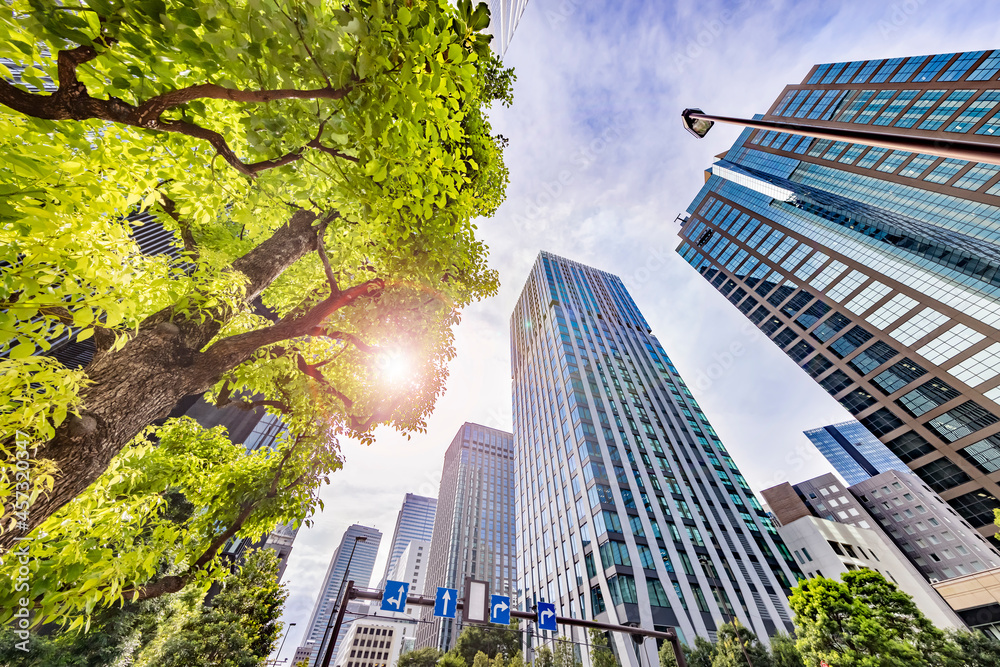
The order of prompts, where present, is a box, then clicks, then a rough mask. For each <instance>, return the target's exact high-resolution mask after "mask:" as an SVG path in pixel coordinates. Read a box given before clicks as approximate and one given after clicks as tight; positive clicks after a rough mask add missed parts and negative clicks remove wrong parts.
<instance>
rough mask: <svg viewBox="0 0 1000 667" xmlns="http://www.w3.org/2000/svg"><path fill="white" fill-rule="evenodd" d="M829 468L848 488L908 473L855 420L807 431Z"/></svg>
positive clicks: (899, 462) (903, 464)
mask: <svg viewBox="0 0 1000 667" xmlns="http://www.w3.org/2000/svg"><path fill="white" fill-rule="evenodd" d="M805 436H806V437H807V438H809V440H810V441H811V442H812V443H813V444H814V445H816V449H818V450H819V451H820V453H821V454H823V456H825V457H826V460H827V461H829V462H830V465H832V466H833V467H834V469H835V470H836V471H837V472H839V473H840V476H841V477H843V478H844V479H845V480H847V483H848V484H857V483H858V482H863V481H864V480H866V479H868V478H869V477H873V476H874V475H877V474H879V473H881V472H887V471H889V470H902V471H903V472H909V471H910V469H909V468H907V467H906V464H905V463H903V462H902V461H901V460H900V459H899V457H898V456H896V455H895V454H893V453H892V452H891V451H889V448H888V447H886V446H885V445H884V444H883V443H882V441H881V440H879V439H878V438H876V437H875V436H874V435H872V434H871V431H869V430H868V429H866V428H865V427H864V426H862V425H861V423H860V422H858V421H857V420H856V419H852V420H850V421H846V422H841V423H839V424H830V425H829V426H823V427H822V428H814V429H812V430H809V431H806V432H805Z"/></svg>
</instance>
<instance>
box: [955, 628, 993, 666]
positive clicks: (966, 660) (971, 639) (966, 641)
mask: <svg viewBox="0 0 1000 667" xmlns="http://www.w3.org/2000/svg"><path fill="white" fill-rule="evenodd" d="M947 638H948V641H949V642H950V643H951V644H952V645H953V646H954V647H955V649H956V651H957V652H958V655H957V656H956V658H955V659H954V660H953V661H952V663H951V664H952V665H955V667H957V666H958V665H964V666H967V667H994V666H995V665H1000V643H998V642H997V641H995V640H993V639H991V638H989V637H987V636H986V635H985V634H984V633H982V632H978V631H976V630H973V631H972V632H969V631H968V630H952V631H950V632H948V633H947ZM949 667H951V666H950V665H949Z"/></svg>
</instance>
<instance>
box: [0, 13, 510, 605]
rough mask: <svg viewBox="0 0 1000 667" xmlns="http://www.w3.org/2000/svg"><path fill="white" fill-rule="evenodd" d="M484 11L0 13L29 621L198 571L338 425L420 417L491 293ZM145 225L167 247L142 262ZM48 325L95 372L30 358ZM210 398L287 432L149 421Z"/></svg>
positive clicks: (7, 302) (10, 378)
mask: <svg viewBox="0 0 1000 667" xmlns="http://www.w3.org/2000/svg"><path fill="white" fill-rule="evenodd" d="M488 22H489V13H488V10H487V9H486V7H485V5H482V4H481V5H480V6H479V7H477V8H475V9H473V8H472V6H471V4H470V3H469V2H468V0H463V1H462V2H460V3H459V6H458V7H457V8H455V7H452V6H451V5H450V4H449V3H448V2H446V0H376V1H371V0H337V1H336V2H334V1H332V0H169V1H167V0H84V1H83V2H80V3H75V4H73V5H65V4H63V3H58V2H55V1H53V0H13V1H12V2H10V3H7V4H6V5H5V7H4V8H3V10H0V58H6V59H9V60H10V61H12V62H13V63H14V67H13V70H12V69H11V68H10V67H7V66H4V65H0V149H2V151H3V153H4V155H5V160H4V161H3V163H2V164H0V193H2V194H3V197H0V222H2V225H0V273H2V280H0V305H2V306H3V309H2V314H0V352H4V353H5V356H4V357H3V358H0V406H2V407H0V433H3V434H4V438H3V439H2V440H0V460H2V461H4V464H5V468H4V470H3V474H0V498H2V499H3V509H4V515H3V517H2V518H3V528H4V531H3V533H2V534H0V549H3V548H10V546H11V545H13V544H15V542H16V541H17V540H18V538H23V537H26V536H27V537H29V540H28V541H27V542H24V543H26V544H28V545H29V546H28V548H29V551H30V554H29V560H30V563H31V565H30V567H31V569H32V577H31V578H30V581H31V583H30V589H29V590H28V591H27V594H28V595H29V597H30V599H31V600H32V604H33V605H36V606H37V609H38V610H39V611H40V612H41V613H39V614H37V615H36V619H37V621H38V622H44V621H52V620H57V621H58V620H62V621H65V620H69V619H70V618H71V617H72V618H73V623H76V624H77V625H82V624H83V623H85V621H84V620H83V617H82V616H80V614H84V615H85V614H89V613H90V612H91V611H93V609H95V608H97V607H100V606H109V605H112V604H115V603H118V602H120V601H122V600H125V599H128V600H135V599H143V598H149V597H155V596H156V595H161V594H163V593H168V592H172V591H176V590H180V588H182V587H183V586H185V585H188V584H189V583H191V582H205V581H207V580H208V579H210V578H212V577H213V576H216V575H217V571H216V569H217V565H218V562H217V552H218V549H219V547H221V545H222V544H224V543H225V542H226V540H228V539H229V538H230V537H232V536H233V535H239V536H243V537H250V538H259V537H261V536H262V535H263V534H265V533H266V532H267V531H269V530H271V529H272V528H273V527H274V526H275V525H276V524H277V523H278V522H279V521H284V522H289V521H292V522H301V521H305V520H307V518H308V517H309V516H310V514H311V512H312V511H313V510H314V508H315V507H316V506H317V498H316V490H317V488H318V486H319V485H320V484H321V483H323V482H325V481H327V480H328V477H329V474H330V473H332V472H334V471H335V470H337V469H338V468H339V467H340V458H339V454H338V449H337V438H338V437H339V436H350V437H356V438H360V439H362V441H364V442H371V440H372V437H373V436H372V429H373V428H374V427H375V426H376V425H379V424H385V425H389V426H392V427H394V428H397V429H399V430H402V431H404V432H408V431H412V430H419V429H422V428H423V426H424V419H425V418H426V416H427V414H428V413H429V411H430V410H431V408H432V406H433V404H434V401H435V400H436V398H437V396H439V395H440V393H441V392H442V391H443V387H444V381H445V378H446V376H447V362H448V361H449V360H450V359H451V357H452V356H453V354H454V350H453V347H452V327H453V326H454V325H455V324H456V323H457V322H458V321H459V317H460V313H461V309H462V308H463V307H464V306H465V305H467V304H468V303H470V302H472V301H474V300H476V299H480V298H483V297H485V296H488V295H491V294H493V293H494V292H495V290H496V286H497V278H496V274H495V272H494V271H492V270H491V269H490V268H489V267H488V266H487V250H486V248H485V246H483V244H482V243H481V242H480V241H478V240H477V238H476V235H475V230H476V227H475V223H474V220H475V219H476V218H477V217H479V216H488V215H491V214H492V213H493V212H494V211H495V210H496V207H497V206H498V205H499V203H500V202H501V201H502V199H503V196H504V189H505V186H506V181H507V172H506V168H505V167H504V165H503V158H502V149H503V146H504V140H503V139H502V138H501V137H497V136H493V135H492V134H491V128H490V125H489V122H488V119H487V117H486V115H485V114H486V110H487V108H488V106H489V105H490V104H491V103H493V102H494V101H498V102H500V103H504V104H507V103H509V102H510V91H511V84H512V80H513V78H512V74H511V72H509V71H507V70H504V69H503V68H502V67H501V66H500V64H499V61H498V60H497V59H496V58H495V57H494V56H492V55H491V54H490V51H489V47H488V39H489V38H488V36H484V35H481V34H480V31H481V30H482V29H483V28H484V27H486V25H487V24H488ZM10 81H13V83H11V82H10ZM139 213H152V214H155V216H156V218H157V219H158V220H159V221H160V223H162V224H163V225H165V226H166V228H167V229H169V230H170V231H172V232H174V233H175V234H176V237H177V238H178V239H179V241H178V244H179V246H180V247H179V248H178V251H177V252H176V253H173V254H171V253H161V254H150V253H144V252H141V251H140V248H139V246H138V243H137V241H136V240H135V238H134V236H133V235H132V233H131V224H132V223H131V222H130V220H131V221H133V222H134V221H136V220H137V218H136V215H137V214H139ZM130 216H131V217H130ZM146 224H150V223H146ZM59 337H69V339H71V340H75V341H83V340H86V339H93V340H94V343H95V347H96V353H95V355H94V358H93V361H91V362H90V363H89V364H87V365H86V366H85V367H84V368H81V369H70V368H66V367H64V366H62V365H60V364H59V363H58V362H56V361H55V360H54V359H53V358H51V357H48V356H45V355H44V352H45V351H46V350H47V349H49V347H50V346H51V345H52V342H53V340H55V339H57V338H59ZM203 392H208V396H209V398H210V399H211V400H213V401H214V402H215V403H216V404H217V405H219V406H224V405H230V404H236V405H237V406H240V407H243V408H248V409H249V408H254V407H261V406H263V407H265V408H266V409H267V410H268V411H269V412H273V413H275V414H278V415H280V416H281V418H282V420H283V421H284V423H285V425H286V426H287V427H288V433H287V436H286V437H284V438H283V439H282V440H281V441H280V442H279V443H278V444H277V446H276V447H275V448H274V449H271V450H267V451H264V452H260V453H257V454H255V455H251V456H243V448H242V447H239V446H236V445H233V444H232V443H230V442H229V441H228V439H227V436H226V435H225V434H224V433H222V432H220V431H215V430H205V429H202V428H201V427H199V426H198V425H197V424H194V423H192V422H189V421H185V420H172V421H168V422H167V423H166V424H165V425H158V426H155V425H154V424H158V423H159V421H158V420H161V419H162V418H164V417H166V416H167V415H168V414H169V412H170V410H171V409H172V408H173V407H174V406H175V405H176V404H177V403H178V401H180V400H181V399H182V398H184V397H187V396H190V395H196V394H201V393H203ZM151 425H154V426H151ZM15 434H16V435H15ZM18 451H25V452H27V451H31V452H33V453H32V454H31V456H30V457H28V459H26V460H27V461H28V465H29V467H28V469H27V471H26V472H22V479H18V477H17V474H18V473H17V468H16V461H18V458H17V457H18V453H17V452H18ZM22 458H23V457H22ZM18 484H20V485H21V486H20V488H18V487H17V485H18ZM170 493H178V494H180V495H181V496H183V497H185V498H187V501H186V502H188V503H190V504H191V507H190V508H189V511H188V512H186V513H185V515H184V516H182V517H178V516H172V515H171V513H170V505H169V503H168V502H167V498H168V497H169V495H170ZM39 533H44V534H45V535H46V539H45V540H44V541H41V540H33V539H30V537H31V536H32V535H37V534H39ZM88 554H96V555H101V554H105V556H107V555H111V554H113V556H112V557H111V558H104V557H102V558H103V559H102V558H93V557H91V556H88ZM166 554H169V556H167V557H166V562H164V557H165V555H166ZM12 561H13V559H9V560H8V561H6V562H5V564H4V565H3V566H2V567H0V587H2V588H3V590H4V594H3V596H0V597H3V600H4V609H5V611H6V612H7V613H10V611H9V610H11V609H13V608H14V606H15V605H14V604H13V603H12V600H13V599H14V598H13V596H14V593H8V592H7V591H14V588H15V586H14V582H15V581H16V566H11V565H10V563H11V562H12ZM161 575H162V576H161ZM17 595H18V596H23V595H25V593H24V592H18V593H17ZM0 620H2V619H0Z"/></svg>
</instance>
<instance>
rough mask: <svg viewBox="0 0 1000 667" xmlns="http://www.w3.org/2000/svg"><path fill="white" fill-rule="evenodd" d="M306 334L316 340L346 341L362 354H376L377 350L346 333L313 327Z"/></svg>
mask: <svg viewBox="0 0 1000 667" xmlns="http://www.w3.org/2000/svg"><path fill="white" fill-rule="evenodd" d="M308 334H309V335H310V336H316V337H317V338H331V339H333V340H337V341H345V340H346V341H348V342H349V343H352V344H353V345H354V347H356V348H358V349H359V350H362V351H364V352H377V351H378V348H377V347H373V346H371V345H369V344H368V343H366V342H364V341H363V340H361V339H360V338H358V337H357V336H355V335H354V334H352V333H347V332H346V331H327V330H326V329H324V328H323V327H313V328H312V329H310V330H309V332H308Z"/></svg>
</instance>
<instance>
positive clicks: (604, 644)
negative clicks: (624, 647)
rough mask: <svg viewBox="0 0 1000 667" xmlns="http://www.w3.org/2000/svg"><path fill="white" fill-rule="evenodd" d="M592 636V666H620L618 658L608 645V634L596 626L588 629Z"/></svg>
mask: <svg viewBox="0 0 1000 667" xmlns="http://www.w3.org/2000/svg"><path fill="white" fill-rule="evenodd" d="M587 634H588V635H589V636H590V664H591V667H618V660H616V659H615V654H614V653H613V652H612V650H611V647H610V646H609V645H608V636H607V635H606V634H605V633H604V632H602V631H600V630H597V629H596V628H590V629H589V630H587Z"/></svg>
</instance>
